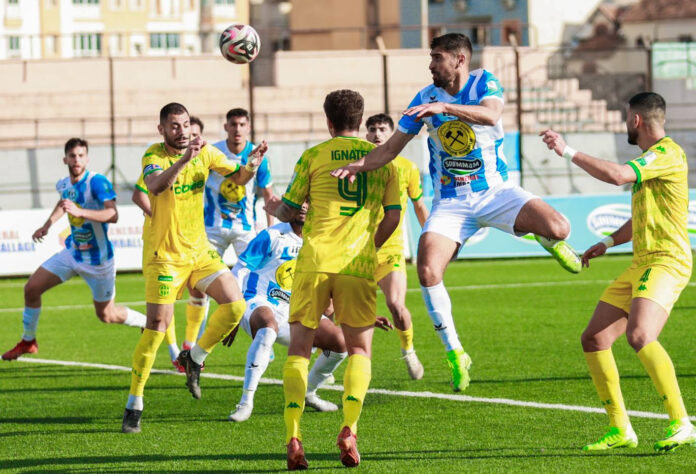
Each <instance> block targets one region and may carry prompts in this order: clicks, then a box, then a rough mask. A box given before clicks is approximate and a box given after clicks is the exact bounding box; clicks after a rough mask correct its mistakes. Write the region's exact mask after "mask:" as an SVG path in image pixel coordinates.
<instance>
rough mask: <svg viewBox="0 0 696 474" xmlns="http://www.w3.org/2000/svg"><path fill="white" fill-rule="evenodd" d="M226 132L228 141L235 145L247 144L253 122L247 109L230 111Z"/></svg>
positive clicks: (226, 122)
mask: <svg viewBox="0 0 696 474" xmlns="http://www.w3.org/2000/svg"><path fill="white" fill-rule="evenodd" d="M225 120H226V121H225V125H224V128H225V131H226V132H227V139H228V140H229V141H230V142H232V144H234V145H242V144H244V143H246V141H247V137H248V136H249V132H250V131H251V120H250V118H249V112H247V111H246V109H242V108H239V107H237V108H235V109H230V110H229V111H228V112H227V116H226V117H225Z"/></svg>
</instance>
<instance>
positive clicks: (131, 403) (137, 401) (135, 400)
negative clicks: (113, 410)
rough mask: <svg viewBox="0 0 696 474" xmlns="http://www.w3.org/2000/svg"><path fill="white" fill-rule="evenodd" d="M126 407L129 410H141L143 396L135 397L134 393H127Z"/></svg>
mask: <svg viewBox="0 0 696 474" xmlns="http://www.w3.org/2000/svg"><path fill="white" fill-rule="evenodd" d="M126 408H128V409H129V410H140V411H142V410H143V397H136V396H135V395H128V402H126Z"/></svg>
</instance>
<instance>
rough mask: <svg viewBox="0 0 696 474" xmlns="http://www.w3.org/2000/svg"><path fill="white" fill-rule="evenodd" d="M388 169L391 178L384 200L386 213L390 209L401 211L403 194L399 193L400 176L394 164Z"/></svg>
mask: <svg viewBox="0 0 696 474" xmlns="http://www.w3.org/2000/svg"><path fill="white" fill-rule="evenodd" d="M385 168H386V169H388V170H389V177H388V178H387V183H386V186H385V188H384V197H383V198H382V207H383V208H384V210H385V211H388V210H390V209H401V193H400V192H399V175H398V173H397V172H396V167H395V166H394V163H393V162H391V163H389V164H388V165H387V166H385Z"/></svg>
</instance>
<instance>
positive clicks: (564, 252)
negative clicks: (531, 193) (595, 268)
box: [515, 198, 582, 273]
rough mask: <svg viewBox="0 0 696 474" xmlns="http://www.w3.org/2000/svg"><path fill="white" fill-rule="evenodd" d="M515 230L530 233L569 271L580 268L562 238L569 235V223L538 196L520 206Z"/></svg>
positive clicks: (571, 250) (575, 256)
mask: <svg viewBox="0 0 696 474" xmlns="http://www.w3.org/2000/svg"><path fill="white" fill-rule="evenodd" d="M515 232H520V233H521V232H524V233H532V234H534V236H535V237H536V240H537V241H538V242H539V243H540V244H541V246H542V247H544V248H545V249H546V250H547V251H548V252H549V253H550V254H551V255H553V257H554V258H555V259H556V261H558V263H559V264H560V265H561V266H562V267H563V268H565V269H566V270H568V271H569V272H571V273H579V272H580V269H581V268H582V264H581V262H580V257H579V256H578V254H577V253H576V252H575V250H573V248H572V247H571V246H570V245H569V244H568V243H567V242H566V241H565V240H564V239H566V238H568V235H570V223H569V222H568V221H567V220H566V218H565V217H563V216H562V215H561V214H560V213H559V212H558V211H556V210H555V209H554V208H553V207H551V206H550V205H549V204H547V203H546V202H544V201H543V200H541V199H540V198H534V199H531V200H529V201H527V203H526V204H525V205H524V206H522V209H520V212H519V213H518V214H517V218H516V219H515Z"/></svg>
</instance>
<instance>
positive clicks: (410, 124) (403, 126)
mask: <svg viewBox="0 0 696 474" xmlns="http://www.w3.org/2000/svg"><path fill="white" fill-rule="evenodd" d="M422 103H423V100H422V99H421V94H420V92H419V93H418V94H417V95H416V96H415V97H414V98H413V100H412V101H411V103H410V104H408V108H411V107H415V106H416V105H421V104H422ZM421 128H423V121H422V120H420V121H416V119H415V118H413V117H411V116H409V115H402V116H401V119H400V120H399V125H398V127H397V129H398V130H399V131H400V132H401V133H407V134H409V135H418V132H420V129H421Z"/></svg>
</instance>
